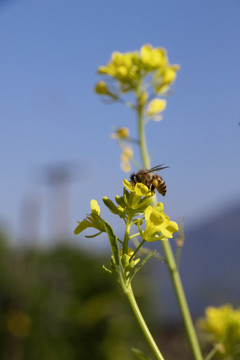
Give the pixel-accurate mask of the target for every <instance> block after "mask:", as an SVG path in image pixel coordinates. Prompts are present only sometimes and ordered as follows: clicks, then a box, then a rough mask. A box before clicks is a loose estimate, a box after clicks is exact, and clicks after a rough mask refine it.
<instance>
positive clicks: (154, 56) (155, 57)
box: [140, 44, 167, 70]
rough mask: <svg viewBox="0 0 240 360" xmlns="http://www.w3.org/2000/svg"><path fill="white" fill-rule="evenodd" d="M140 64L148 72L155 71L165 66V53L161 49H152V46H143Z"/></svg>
mask: <svg viewBox="0 0 240 360" xmlns="http://www.w3.org/2000/svg"><path fill="white" fill-rule="evenodd" d="M140 59H141V62H142V63H143V64H144V65H145V66H146V67H147V69H148V70H157V69H158V68H162V67H165V66H166V65H167V56H166V51H165V49H163V48H155V49H154V48H152V45H149V44H147V45H143V46H142V48H141V56H140Z"/></svg>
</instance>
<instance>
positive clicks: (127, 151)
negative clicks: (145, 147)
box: [121, 146, 133, 172]
mask: <svg viewBox="0 0 240 360" xmlns="http://www.w3.org/2000/svg"><path fill="white" fill-rule="evenodd" d="M132 156H133V150H132V148H131V147H130V146H128V147H126V148H124V149H123V152H122V155H121V168H122V169H123V171H125V172H129V171H130V170H131V166H130V162H129V159H131V158H132Z"/></svg>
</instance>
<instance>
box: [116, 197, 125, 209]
mask: <svg viewBox="0 0 240 360" xmlns="http://www.w3.org/2000/svg"><path fill="white" fill-rule="evenodd" d="M115 201H116V203H117V204H118V205H119V206H121V207H122V208H125V203H124V201H123V197H122V196H118V195H116V196H115Z"/></svg>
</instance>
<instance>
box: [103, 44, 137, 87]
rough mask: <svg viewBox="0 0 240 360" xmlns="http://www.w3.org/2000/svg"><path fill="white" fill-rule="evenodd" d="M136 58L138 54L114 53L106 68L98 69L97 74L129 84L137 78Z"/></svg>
mask: <svg viewBox="0 0 240 360" xmlns="http://www.w3.org/2000/svg"><path fill="white" fill-rule="evenodd" d="M138 58H139V54H138V53H137V52H132V53H131V52H129V53H125V54H122V53H120V52H117V51H116V52H114V53H113V54H112V58H111V61H110V62H109V63H108V64H107V65H106V66H100V67H99V68H98V73H99V74H104V75H109V76H112V77H114V78H116V79H118V80H120V81H122V82H126V83H130V82H131V81H132V80H136V79H137V78H139V68H138V66H137V62H138Z"/></svg>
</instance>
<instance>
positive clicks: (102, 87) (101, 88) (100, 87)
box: [95, 81, 109, 95]
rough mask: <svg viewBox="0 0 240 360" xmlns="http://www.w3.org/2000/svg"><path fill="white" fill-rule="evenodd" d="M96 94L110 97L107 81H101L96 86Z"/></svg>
mask: <svg viewBox="0 0 240 360" xmlns="http://www.w3.org/2000/svg"><path fill="white" fill-rule="evenodd" d="M95 92H96V93H97V94H99V95H108V94H109V91H108V88H107V84H106V83H105V81H99V82H98V83H97V84H96V86H95Z"/></svg>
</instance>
